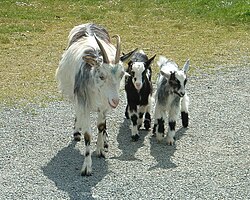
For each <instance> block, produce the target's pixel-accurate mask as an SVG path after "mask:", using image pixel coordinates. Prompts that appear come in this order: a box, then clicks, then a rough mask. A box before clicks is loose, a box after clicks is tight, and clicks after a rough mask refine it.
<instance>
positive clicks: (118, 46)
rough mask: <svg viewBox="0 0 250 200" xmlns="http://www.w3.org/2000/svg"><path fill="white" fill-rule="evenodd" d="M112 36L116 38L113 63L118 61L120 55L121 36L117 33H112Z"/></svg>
mask: <svg viewBox="0 0 250 200" xmlns="http://www.w3.org/2000/svg"><path fill="white" fill-rule="evenodd" d="M113 37H115V38H116V40H117V45H116V54H115V64H117V63H119V61H120V55H121V38H120V36H119V35H114V36H113Z"/></svg>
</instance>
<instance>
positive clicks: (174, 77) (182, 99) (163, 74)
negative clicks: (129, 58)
mask: <svg viewBox="0 0 250 200" xmlns="http://www.w3.org/2000/svg"><path fill="white" fill-rule="evenodd" d="M157 64H158V65H159V67H160V74H159V76H158V80H157V91H156V96H155V100H156V105H155V113H154V115H155V117H154V119H155V122H154V129H153V133H156V138H157V140H158V141H159V142H160V141H162V140H163V138H164V130H165V128H164V124H165V120H166V117H167V113H168V124H169V129H168V133H167V144H168V145H173V144H174V136H175V126H176V120H177V119H178V116H179V113H180V111H181V118H182V125H183V127H187V126H188V104H189V97H188V96H187V93H186V91H185V85H186V82H187V76H186V74H187V71H188V69H189V60H187V61H186V63H185V65H184V66H183V69H182V70H179V69H178V65H177V64H176V63H175V62H173V61H170V60H168V59H167V58H165V57H163V56H161V57H160V58H159V61H158V62H157Z"/></svg>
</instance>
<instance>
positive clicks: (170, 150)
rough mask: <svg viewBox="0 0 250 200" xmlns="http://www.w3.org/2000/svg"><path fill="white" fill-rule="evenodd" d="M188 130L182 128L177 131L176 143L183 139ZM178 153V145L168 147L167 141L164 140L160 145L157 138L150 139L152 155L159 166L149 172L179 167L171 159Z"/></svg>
mask: <svg viewBox="0 0 250 200" xmlns="http://www.w3.org/2000/svg"><path fill="white" fill-rule="evenodd" d="M186 130H187V128H180V129H179V130H178V131H176V134H175V139H176V141H177V140H179V139H181V137H182V136H183V135H185V132H186ZM175 151H176V145H173V146H168V145H166V141H165V140H163V141H162V143H158V142H157V140H156V138H155V137H151V138H150V154H151V155H152V156H153V157H154V158H155V160H156V161H157V165H155V166H153V167H151V168H149V171H151V170H154V169H157V168H162V169H170V168H175V167H177V165H176V164H174V163H173V162H172V161H171V157H172V156H173V155H174V152H175Z"/></svg>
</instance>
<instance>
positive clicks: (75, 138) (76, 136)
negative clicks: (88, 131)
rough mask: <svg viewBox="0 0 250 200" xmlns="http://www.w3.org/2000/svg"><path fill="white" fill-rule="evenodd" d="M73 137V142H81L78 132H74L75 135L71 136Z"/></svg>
mask: <svg viewBox="0 0 250 200" xmlns="http://www.w3.org/2000/svg"><path fill="white" fill-rule="evenodd" d="M73 136H74V140H75V141H80V140H81V133H79V132H78V131H77V132H75V133H74V134H73Z"/></svg>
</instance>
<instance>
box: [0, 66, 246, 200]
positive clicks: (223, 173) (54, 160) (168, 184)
mask: <svg viewBox="0 0 250 200" xmlns="http://www.w3.org/2000/svg"><path fill="white" fill-rule="evenodd" d="M249 89H250V67H249V66H248V67H245V68H238V69H235V70H233V71H231V72H224V73H222V72H221V73H218V72H216V74H214V75H207V76H205V75H204V76H200V77H190V79H189V82H188V92H189V96H190V99H191V105H190V126H189V128H188V129H182V128H181V121H178V123H177V124H178V127H177V129H178V132H177V141H176V144H175V146H167V145H166V143H165V142H164V143H161V144H158V143H157V142H156V139H155V138H154V137H152V134H151V133H150V132H149V133H147V132H145V131H141V139H140V140H139V141H138V142H131V139H130V136H131V132H130V129H129V122H128V121H127V120H126V119H125V118H124V110H125V103H126V102H125V99H124V91H123V92H122V93H121V103H120V105H119V107H118V109H116V110H114V112H113V113H110V116H109V118H108V133H109V152H108V154H107V158H106V159H99V158H97V157H96V155H95V153H93V155H92V158H93V175H92V176H90V177H82V176H80V169H81V166H82V163H83V152H84V144H83V142H78V143H75V142H74V141H72V136H71V134H72V130H73V129H72V127H73V121H74V111H73V109H72V106H71V105H70V104H69V103H67V102H53V103H50V104H48V105H47V106H39V105H28V106H27V107H25V108H21V109H20V108H19V109H17V108H6V107H3V106H2V109H1V113H0V133H1V138H0V142H1V146H0V152H1V153H0V155H1V157H0V173H1V175H0V199H4V200H5V199H11V200H13V199H18V200H22V199H36V200H37V199H41V200H45V199H48V200H52V199H72V200H73V199H119V200H120V199H126V200H128V199H131V200H135V199H250V156H249V155H250V140H249V138H250V130H249V122H250V115H249V113H250V108H249V103H250V93H249ZM92 118H93V120H95V118H96V116H95V115H93V116H92ZM93 124H94V125H95V124H96V122H94V123H93ZM92 129H93V131H94V132H95V133H96V132H97V130H96V128H95V127H94V126H93V127H92ZM95 142H96V136H95V137H94V138H93V141H92V149H93V150H95Z"/></svg>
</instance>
